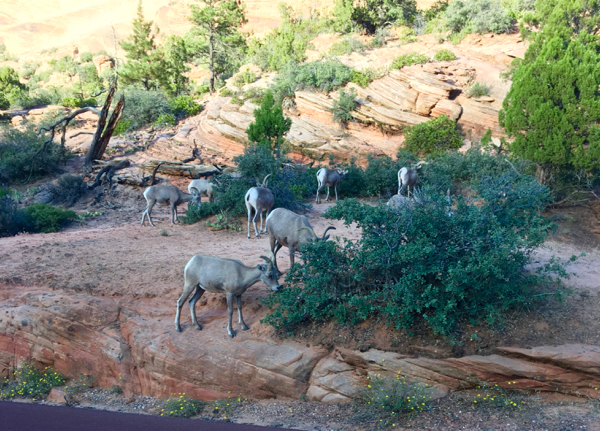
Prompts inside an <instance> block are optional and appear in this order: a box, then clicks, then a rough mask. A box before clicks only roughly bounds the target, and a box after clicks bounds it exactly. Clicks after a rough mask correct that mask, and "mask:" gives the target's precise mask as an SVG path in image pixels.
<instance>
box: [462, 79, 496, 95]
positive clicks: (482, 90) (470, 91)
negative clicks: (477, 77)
mask: <svg viewBox="0 0 600 431" xmlns="http://www.w3.org/2000/svg"><path fill="white" fill-rule="evenodd" d="M465 93H466V95H467V96H468V97H481V96H487V95H488V94H490V89H489V88H488V87H487V86H486V85H485V84H482V83H480V82H475V83H474V84H473V85H471V86H470V87H469V88H467V91H465Z"/></svg>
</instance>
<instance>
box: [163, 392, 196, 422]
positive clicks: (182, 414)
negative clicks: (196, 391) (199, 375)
mask: <svg viewBox="0 0 600 431" xmlns="http://www.w3.org/2000/svg"><path fill="white" fill-rule="evenodd" d="M204 406H206V403H205V402H204V401H200V400H194V399H191V398H186V397H185V394H180V395H179V397H177V398H169V399H168V400H167V402H166V403H165V405H164V407H163V408H162V409H161V411H160V415H161V416H169V417H174V418H191V417H192V416H196V415H198V414H200V413H202V410H204Z"/></svg>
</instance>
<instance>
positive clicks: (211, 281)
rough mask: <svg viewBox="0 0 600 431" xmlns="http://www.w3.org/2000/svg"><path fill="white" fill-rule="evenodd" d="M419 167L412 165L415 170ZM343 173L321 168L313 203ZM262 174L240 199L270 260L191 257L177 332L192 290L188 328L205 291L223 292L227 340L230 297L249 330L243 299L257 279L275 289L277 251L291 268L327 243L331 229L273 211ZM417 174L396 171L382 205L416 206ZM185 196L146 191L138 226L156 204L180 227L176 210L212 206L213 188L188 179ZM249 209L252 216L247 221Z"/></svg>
mask: <svg viewBox="0 0 600 431" xmlns="http://www.w3.org/2000/svg"><path fill="white" fill-rule="evenodd" d="M418 167H419V166H416V168H418ZM347 174H348V171H344V170H339V169H336V170H331V169H327V168H321V169H319V171H318V172H317V182H318V188H317V193H316V194H317V198H316V203H319V202H320V198H319V192H320V190H321V189H322V188H323V187H327V197H326V198H325V201H329V188H330V187H333V188H334V191H335V201H336V202H337V200H338V193H337V186H338V185H339V184H340V182H341V181H342V180H343V179H345V178H346V175H347ZM268 177H269V175H267V176H266V177H265V178H264V180H263V182H262V183H259V184H257V185H256V187H252V188H250V190H248V192H247V193H246V196H245V197H244V201H245V203H246V208H247V209H248V238H250V221H252V223H253V225H254V233H255V235H256V238H260V233H262V234H268V235H269V238H270V246H271V253H270V254H271V256H270V257H266V256H260V258H261V259H263V260H264V262H265V264H260V265H257V266H255V267H249V266H246V265H244V264H243V263H242V262H241V261H239V260H237V259H224V258H220V257H215V256H204V255H200V254H197V255H196V256H194V257H192V258H191V259H190V261H189V262H188V263H187V265H186V266H185V269H184V280H185V282H184V286H183V293H182V295H181V297H180V298H179V300H178V301H177V313H176V316H175V329H176V330H177V331H181V325H180V323H179V318H180V315H181V307H182V306H183V304H184V302H185V301H186V300H187V299H188V297H189V296H190V294H191V293H192V291H193V292H194V294H193V295H192V297H191V298H190V300H189V305H190V313H191V316H192V323H193V324H194V326H196V328H197V329H199V330H201V329H202V326H201V325H200V324H199V323H198V320H197V318H196V309H195V305H196V302H198V299H200V297H201V296H202V295H203V293H204V292H205V291H206V292H212V293H224V294H225V295H226V298H227V311H228V313H229V323H228V325H227V333H228V335H229V336H230V337H234V336H235V331H234V330H233V329H232V327H231V320H232V315H233V298H234V297H235V299H236V302H237V309H238V317H239V319H238V323H239V325H240V327H241V328H242V329H243V330H247V329H249V328H248V325H246V323H245V322H244V319H243V317H242V294H243V293H244V292H245V291H246V290H247V289H248V288H249V287H250V286H252V285H253V284H255V283H257V282H258V281H259V280H260V281H262V282H264V283H265V284H266V285H267V286H269V287H270V288H271V289H272V290H278V289H279V288H280V287H281V285H280V284H279V277H281V272H279V269H278V268H277V260H276V257H277V252H278V251H279V250H280V249H281V248H282V247H287V248H288V250H289V254H290V265H291V266H293V265H294V256H295V254H296V252H297V251H299V250H300V247H301V246H303V245H305V244H308V243H310V242H317V241H326V240H327V239H328V238H329V235H327V232H328V231H329V230H330V229H335V227H333V226H329V227H328V228H327V229H325V231H324V232H323V235H322V236H321V237H318V236H317V234H316V233H315V231H314V229H313V227H312V226H311V224H310V222H309V221H308V218H307V217H306V216H303V215H299V214H296V213H294V212H293V211H290V210H287V209H284V208H276V209H273V206H274V197H273V193H272V192H271V190H269V188H268V185H267V178H268ZM417 180H418V175H417V171H416V170H415V169H413V168H407V167H403V168H402V169H400V170H399V171H398V194H397V195H395V196H393V197H392V199H390V200H389V202H388V203H387V205H388V206H390V207H391V208H397V207H400V206H404V205H407V204H411V205H412V204H417V205H418V204H419V203H420V202H417V199H414V198H411V197H410V188H411V187H414V186H415V184H416V183H417ZM406 188H407V189H408V197H405V196H403V195H402V194H401V193H402V192H403V191H404V189H406ZM188 191H189V194H188V193H184V192H182V191H181V190H179V189H178V188H177V187H175V186H151V187H148V188H147V189H146V190H145V191H144V197H145V198H146V202H147V203H148V204H147V206H146V209H145V210H144V212H143V214H142V225H144V219H145V218H146V216H147V217H148V223H149V224H150V226H154V223H152V218H151V213H152V208H153V207H154V205H155V204H158V205H159V206H170V207H171V224H175V222H179V220H178V218H177V207H178V206H179V205H181V204H182V203H184V202H187V203H188V206H189V205H197V206H200V205H202V202H201V198H202V196H205V197H207V198H208V200H209V201H210V202H212V201H213V186H212V184H211V183H210V182H209V181H207V180H193V181H191V182H190V184H189V185H188ZM252 210H254V217H252ZM263 212H266V216H265V217H266V220H265V223H264V230H263ZM259 214H260V233H259V230H258V229H257V227H256V219H257V218H258V217H259Z"/></svg>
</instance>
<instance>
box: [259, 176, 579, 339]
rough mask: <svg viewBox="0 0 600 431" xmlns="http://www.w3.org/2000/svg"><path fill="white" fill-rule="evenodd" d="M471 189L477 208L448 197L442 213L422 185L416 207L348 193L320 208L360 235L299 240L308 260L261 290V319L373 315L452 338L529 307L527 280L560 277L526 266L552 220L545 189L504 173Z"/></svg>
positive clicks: (555, 268) (287, 322)
mask: <svg viewBox="0 0 600 431" xmlns="http://www.w3.org/2000/svg"><path fill="white" fill-rule="evenodd" d="M447 186H449V185H447ZM471 190H472V193H473V195H476V196H478V199H479V205H480V206H475V205H473V202H470V201H469V199H467V198H464V197H463V196H454V197H453V199H452V202H451V205H452V207H451V208H452V214H451V215H450V216H449V202H448V201H447V197H446V196H445V193H438V192H437V191H436V190H434V189H430V188H424V189H423V192H422V193H421V194H420V197H421V199H422V201H423V203H422V204H421V205H416V206H407V207H403V208H401V209H398V210H392V209H390V208H388V207H387V206H386V205H380V206H375V207H374V206H372V205H368V204H360V203H359V202H357V201H356V200H354V199H345V200H344V201H343V202H341V203H338V204H337V205H336V206H334V207H332V208H330V209H329V210H328V211H327V212H326V213H325V216H326V217H328V218H333V219H343V220H344V222H345V223H346V224H347V225H349V224H350V223H357V224H358V227H359V228H360V229H362V237H361V239H360V240H358V241H345V243H344V245H343V247H342V244H337V243H335V242H333V241H326V242H318V243H314V244H310V245H307V246H305V247H303V250H302V259H304V260H305V261H306V262H307V264H306V265H304V266H300V265H296V266H295V267H294V268H293V269H292V270H291V271H290V272H289V273H288V277H287V281H288V282H289V287H287V288H286V289H283V290H281V291H279V292H277V293H274V294H271V295H270V296H269V298H268V300H267V305H269V307H271V311H270V312H269V314H267V316H266V317H265V319H264V321H265V322H266V323H268V324H271V325H273V326H274V327H276V328H278V329H283V330H285V331H288V332H289V331H293V330H294V329H295V328H297V327H298V326H299V325H303V324H306V323H308V322H309V321H311V320H313V321H323V320H329V319H333V320H336V321H338V322H340V323H347V324H356V323H358V322H360V321H364V320H366V319H367V318H380V319H384V320H385V321H387V323H388V324H389V325H394V326H395V327H396V328H398V329H400V328H410V327H412V326H413V325H415V324H424V325H426V326H427V327H429V328H431V330H433V331H434V332H435V333H440V334H444V335H446V336H452V334H453V332H454V330H455V329H456V327H457V325H459V324H464V323H469V324H471V325H474V324H477V323H479V322H481V321H485V322H487V323H489V324H491V325H500V324H501V322H502V316H503V315H504V314H505V313H506V312H507V311H508V310H510V309H514V308H519V307H529V306H532V305H533V304H534V303H535V301H536V300H539V299H540V298H542V297H543V295H533V292H534V291H535V289H536V288H538V287H539V286H542V285H546V284H552V285H556V284H557V283H559V281H557V280H558V279H560V278H561V277H567V276H568V275H567V274H566V272H565V270H564V266H562V264H561V263H560V262H558V261H557V260H551V261H550V263H548V264H546V265H544V266H543V267H541V268H539V269H538V270H527V269H526V268H527V265H529V264H530V263H531V262H532V254H533V251H534V250H535V248H536V247H538V246H539V245H541V244H542V243H543V242H544V240H545V239H546V237H547V234H548V230H549V229H551V228H553V224H552V222H551V221H549V220H548V219H545V218H544V217H542V216H541V215H540V214H541V211H542V210H543V209H544V207H545V205H546V204H547V203H548V202H549V191H548V189H547V188H546V187H544V186H542V185H540V184H539V183H538V182H537V181H535V179H533V178H532V177H529V176H526V175H519V174H516V173H514V172H512V171H509V172H508V173H506V174H504V175H502V176H500V177H487V176H486V177H481V178H480V179H479V181H478V182H477V183H476V184H474V185H473V186H472V189H471ZM552 272H555V273H556V275H557V277H558V279H557V278H552V277H549V276H548V275H547V274H549V273H552ZM552 292H555V294H556V295H558V296H560V295H561V292H562V290H561V289H560V288H555V287H554V286H553V287H552ZM275 305H276V306H275Z"/></svg>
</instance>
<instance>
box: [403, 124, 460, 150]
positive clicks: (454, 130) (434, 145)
mask: <svg viewBox="0 0 600 431" xmlns="http://www.w3.org/2000/svg"><path fill="white" fill-rule="evenodd" d="M404 136H405V141H404V149H405V150H406V151H409V152H412V153H415V154H419V155H432V156H435V155H440V154H442V153H444V152H446V151H448V150H452V149H458V148H460V147H461V146H462V143H463V142H462V135H461V133H460V130H459V128H458V126H457V124H456V121H454V120H452V119H451V118H448V117H446V116H445V115H440V116H439V117H438V118H434V119H432V120H429V121H427V122H425V123H421V124H415V125H414V126H411V127H407V128H406V129H405V131H404Z"/></svg>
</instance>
